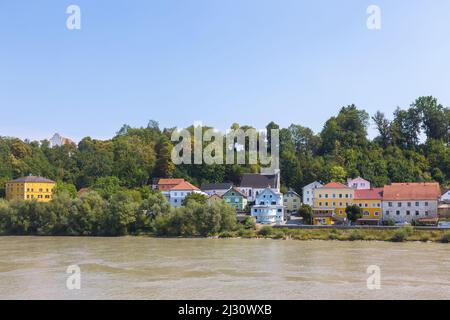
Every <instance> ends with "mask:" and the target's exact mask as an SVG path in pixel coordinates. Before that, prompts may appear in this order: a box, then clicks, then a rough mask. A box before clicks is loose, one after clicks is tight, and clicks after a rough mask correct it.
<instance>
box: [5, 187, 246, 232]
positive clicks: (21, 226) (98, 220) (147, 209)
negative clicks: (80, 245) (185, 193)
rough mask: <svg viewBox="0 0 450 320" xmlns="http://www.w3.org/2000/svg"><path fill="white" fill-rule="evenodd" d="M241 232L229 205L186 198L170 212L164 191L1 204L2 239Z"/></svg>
mask: <svg viewBox="0 0 450 320" xmlns="http://www.w3.org/2000/svg"><path fill="white" fill-rule="evenodd" d="M241 229H243V226H242V225H240V224H238V223H237V220H236V211H235V209H234V208H233V207H231V206H229V205H228V204H226V203H225V202H218V203H214V204H211V205H208V204H207V203H205V202H201V201H197V200H195V199H191V200H189V199H187V201H185V203H184V205H183V206H182V207H179V208H176V209H174V208H172V207H171V206H170V205H169V203H168V202H167V200H166V198H165V197H164V196H163V195H162V194H161V193H160V192H151V191H149V192H148V193H147V194H146V196H145V197H143V198H138V199H136V198H135V197H134V196H133V194H130V193H128V192H126V191H120V192H117V193H115V194H114V195H113V196H111V197H110V198H109V199H105V198H104V197H102V196H101V195H99V194H98V193H97V192H96V191H88V192H86V193H84V194H82V195H81V196H80V197H77V198H72V197H71V196H70V194H69V193H68V192H67V191H61V192H58V193H57V194H56V195H55V197H54V199H53V200H52V201H50V202H47V203H44V202H37V201H25V200H22V199H18V200H12V201H6V200H3V199H0V235H2V234H3V235H57V236H123V235H142V234H152V235H158V236H185V237H186V236H210V235H220V234H224V233H227V232H236V231H238V230H241Z"/></svg>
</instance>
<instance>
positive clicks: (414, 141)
mask: <svg viewBox="0 0 450 320" xmlns="http://www.w3.org/2000/svg"><path fill="white" fill-rule="evenodd" d="M371 120H372V122H373V123H374V124H375V126H376V128H377V130H378V136H377V137H375V138H374V139H372V140H370V139H369V138H368V134H367V129H368V126H369V124H370V123H371ZM208 128H209V127H207V126H205V127H204V128H203V129H204V130H206V129H208ZM231 128H233V129H237V128H241V129H243V130H246V129H248V128H251V126H249V125H240V124H237V123H234V124H233V125H232V126H231ZM266 128H267V129H269V130H270V129H280V169H281V183H282V187H283V190H286V188H288V187H292V188H293V189H294V190H296V191H297V192H301V188H302V187H303V186H304V185H306V184H308V183H310V182H312V181H315V180H319V181H323V182H327V181H331V180H334V181H341V182H344V180H345V178H346V177H355V176H358V175H359V176H362V177H364V178H366V179H368V180H370V181H371V182H372V183H373V185H374V186H382V185H384V184H387V183H389V182H405V181H431V180H433V181H438V182H439V183H441V184H442V185H444V186H448V185H449V184H450V111H449V108H448V107H444V106H442V105H441V104H439V102H438V101H437V99H436V98H434V97H420V98H418V99H416V100H415V101H414V102H413V103H412V104H411V105H410V106H409V107H407V108H403V109H400V108H397V110H396V111H395V112H394V114H393V115H392V117H388V116H386V115H385V114H383V113H382V112H377V113H376V114H374V115H372V117H370V115H369V114H368V113H367V112H366V111H365V110H363V109H360V108H358V107H357V106H355V105H349V106H344V107H342V108H341V109H340V110H339V112H338V114H337V115H335V116H332V117H331V118H330V119H328V120H327V121H326V122H325V124H324V127H323V129H322V130H321V131H320V132H318V133H315V132H313V130H311V129H310V128H308V127H305V126H302V125H299V124H292V125H290V126H289V127H287V128H280V127H279V125H277V124H276V123H274V122H270V123H269V124H268V125H267V127H266ZM173 130H175V128H163V129H161V128H160V127H159V125H158V123H157V122H156V121H149V123H148V125H147V126H146V127H141V128H132V127H130V126H128V125H124V126H123V127H122V128H121V129H120V130H119V131H118V132H117V134H116V135H115V136H114V137H113V138H112V139H109V140H97V139H92V138H90V137H86V138H84V139H82V140H81V141H80V142H79V143H78V144H77V145H75V144H69V145H64V146H61V147H53V148H51V147H50V144H49V141H47V140H43V141H29V140H25V141H22V140H20V139H17V138H13V137H0V197H3V196H4V194H5V189H4V188H5V183H6V182H7V181H8V180H11V179H14V178H17V177H20V176H24V175H28V174H29V173H32V174H34V175H41V176H45V177H48V178H50V179H53V180H55V181H57V182H58V188H60V189H65V190H66V191H68V192H69V194H71V196H72V197H75V196H76V191H77V190H79V189H81V188H89V189H92V190H96V191H97V193H98V194H99V195H100V196H101V197H102V198H103V199H105V200H108V201H109V200H110V199H111V197H112V196H113V195H114V194H116V193H119V192H122V191H125V190H128V191H134V194H135V196H136V194H139V193H143V192H144V191H143V190H144V189H145V187H146V186H148V185H149V184H150V183H151V180H152V178H155V177H179V178H184V179H186V180H188V181H190V182H191V183H193V184H195V185H200V184H201V183H204V182H233V183H235V184H239V183H240V180H241V178H242V175H243V174H244V173H247V172H259V169H260V168H259V165H237V164H235V165H227V164H223V165H206V164H203V165H178V166H175V165H174V164H173V163H172V161H171V151H172V148H173V145H174V143H173V142H171V141H170V137H171V134H172V132H173ZM189 130H193V128H192V127H191V128H189ZM269 139H270V136H269ZM224 148H225V146H224Z"/></svg>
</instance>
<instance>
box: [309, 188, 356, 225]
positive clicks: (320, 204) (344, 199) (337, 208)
mask: <svg viewBox="0 0 450 320" xmlns="http://www.w3.org/2000/svg"><path fill="white" fill-rule="evenodd" d="M354 195H355V190H354V189H353V188H350V187H348V186H346V185H343V184H342V183H338V182H330V183H327V184H326V185H324V186H323V187H321V188H317V189H314V205H313V211H314V215H317V214H320V215H322V214H324V213H325V212H333V218H335V219H336V220H343V221H345V220H346V217H347V214H346V213H345V209H346V208H347V206H350V205H352V204H353V200H354Z"/></svg>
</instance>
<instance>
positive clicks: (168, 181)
mask: <svg viewBox="0 0 450 320" xmlns="http://www.w3.org/2000/svg"><path fill="white" fill-rule="evenodd" d="M181 182H184V179H166V178H161V179H159V180H158V184H159V185H160V184H175V185H177V184H180V183H181Z"/></svg>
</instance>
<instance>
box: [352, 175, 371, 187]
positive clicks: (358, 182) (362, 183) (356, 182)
mask: <svg viewBox="0 0 450 320" xmlns="http://www.w3.org/2000/svg"><path fill="white" fill-rule="evenodd" d="M347 186H348V187H349V188H353V189H358V190H369V189H370V182H369V181H367V180H366V179H363V178H361V177H356V178H355V179H347Z"/></svg>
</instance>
